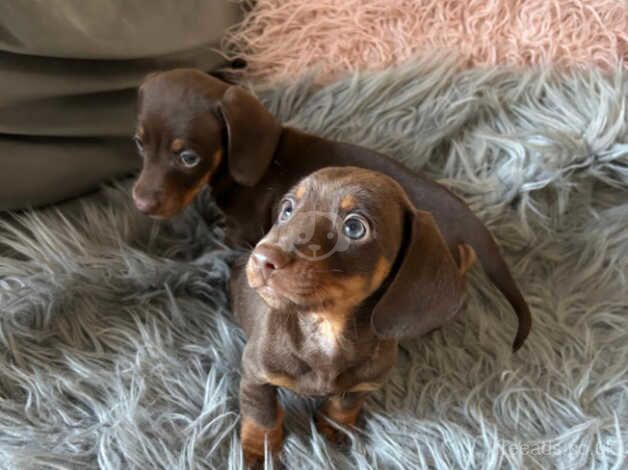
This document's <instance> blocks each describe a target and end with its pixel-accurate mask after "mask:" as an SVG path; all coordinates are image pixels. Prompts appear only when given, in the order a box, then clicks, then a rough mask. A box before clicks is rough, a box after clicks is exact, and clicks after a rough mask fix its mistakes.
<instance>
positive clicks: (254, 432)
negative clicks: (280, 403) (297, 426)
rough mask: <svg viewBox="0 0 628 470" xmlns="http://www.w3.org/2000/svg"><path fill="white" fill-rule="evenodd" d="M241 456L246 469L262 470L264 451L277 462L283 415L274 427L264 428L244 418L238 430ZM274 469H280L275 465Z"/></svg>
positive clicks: (279, 451)
mask: <svg viewBox="0 0 628 470" xmlns="http://www.w3.org/2000/svg"><path fill="white" fill-rule="evenodd" d="M240 439H241V444H242V454H243V456H244V463H245V464H246V466H247V468H251V469H257V468H260V469H263V468H264V458H265V453H266V449H268V451H269V452H270V454H271V456H272V459H273V462H279V459H278V456H279V454H280V453H281V447H282V444H283V413H282V414H281V415H280V418H279V419H277V422H276V424H275V426H273V427H272V428H266V427H264V426H260V425H259V424H257V423H256V422H255V421H254V420H252V419H249V418H244V419H243V420H242V424H241V428H240ZM274 468H280V467H279V466H278V465H277V464H275V465H274Z"/></svg>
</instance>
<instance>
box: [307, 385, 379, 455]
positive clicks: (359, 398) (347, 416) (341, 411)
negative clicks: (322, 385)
mask: <svg viewBox="0 0 628 470" xmlns="http://www.w3.org/2000/svg"><path fill="white" fill-rule="evenodd" d="M366 395H367V393H366V392H347V393H343V394H339V395H332V396H330V397H329V398H327V400H325V402H324V403H323V405H322V406H321V409H320V410H319V411H318V416H317V419H316V427H317V428H318V431H319V432H320V433H321V434H323V435H324V436H325V437H326V438H327V440H329V441H330V442H333V443H335V444H343V443H344V442H343V441H344V438H345V437H346V435H344V434H343V433H342V431H339V430H338V429H337V428H336V427H334V425H333V424H331V423H330V422H329V421H330V420H331V421H334V422H335V423H338V424H339V425H341V426H344V427H352V426H355V423H356V421H357V419H358V416H359V414H360V410H361V409H362V405H363V404H364V400H365V399H366Z"/></svg>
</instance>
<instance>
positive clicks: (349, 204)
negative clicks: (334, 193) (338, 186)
mask: <svg viewBox="0 0 628 470" xmlns="http://www.w3.org/2000/svg"><path fill="white" fill-rule="evenodd" d="M355 205H356V200H355V197H353V196H352V195H348V196H345V197H344V198H342V201H340V208H341V209H342V210H345V211H346V210H350V209H353V208H354V207H355Z"/></svg>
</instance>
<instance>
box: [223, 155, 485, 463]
mask: <svg viewBox="0 0 628 470" xmlns="http://www.w3.org/2000/svg"><path fill="white" fill-rule="evenodd" d="M458 259H459V261H458V262H456V261H455V260H454V258H453V256H452V255H451V252H450V251H449V248H448V246H447V242H446V241H445V239H444V238H443V235H442V233H441V232H440V230H439V228H438V225H437V223H436V221H435V219H434V217H433V216H432V215H431V214H430V213H429V212H425V211H422V210H417V209H416V208H415V207H414V205H413V204H412V203H411V202H410V201H409V199H408V197H407V195H406V193H405V192H404V191H403V189H402V188H401V187H400V186H399V184H398V183H396V182H395V181H394V180H393V179H391V178H389V177H388V176H385V175H383V174H381V173H378V172H374V171H370V170H364V169H360V168H355V167H330V168H326V169H323V170H319V171H317V172H315V173H314V174H312V175H311V176H309V177H307V178H305V179H304V180H302V181H301V182H299V183H298V184H297V185H296V186H295V187H294V188H293V189H292V190H291V191H289V192H288V193H287V194H286V195H285V197H284V198H283V199H282V201H281V203H280V204H279V206H278V210H277V214H276V216H275V223H274V225H273V227H272V228H271V229H270V231H269V232H268V233H267V234H266V236H264V238H262V240H261V241H260V242H259V243H258V244H257V246H256V247H255V249H254V250H253V251H252V253H251V254H250V256H249V257H248V262H246V265H242V264H240V265H238V266H236V267H235V268H234V272H233V277H232V281H231V295H232V304H233V311H234V314H235V317H236V319H237V321H238V322H239V323H240V325H241V326H242V327H243V329H244V331H245V333H246V335H247V338H248V341H247V343H246V346H245V349H244V353H243V355H242V379H241V383H240V411H241V414H242V422H241V439H242V448H243V451H244V455H245V458H246V460H247V462H249V463H253V462H255V461H258V460H260V459H263V457H264V444H265V440H267V441H268V445H269V448H270V450H271V451H272V452H273V454H274V455H277V453H279V451H280V449H281V445H282V440H283V431H282V426H283V421H282V419H283V411H282V408H281V406H280V405H279V404H278V402H277V394H276V388H277V387H285V388H288V389H291V390H293V391H295V392H297V393H299V394H303V395H313V396H321V397H325V399H326V401H325V402H324V403H323V405H322V408H321V410H320V412H319V416H318V419H317V426H318V428H319V430H320V431H321V432H322V433H323V434H324V435H325V436H327V437H328V438H329V439H331V440H336V438H337V437H339V436H338V435H337V430H336V428H335V427H334V426H333V425H332V424H330V423H329V420H331V421H335V422H336V423H338V424H341V425H344V426H352V425H354V424H355V422H356V419H357V417H358V414H359V412H360V408H361V406H362V403H363V402H364V399H365V397H366V395H367V394H368V392H370V391H373V390H376V389H377V388H379V387H380V386H381V385H382V384H383V382H384V380H385V378H386V375H387V373H388V372H390V370H391V368H392V367H393V366H394V365H395V361H396V356H397V340H398V338H400V337H408V336H420V335H423V334H425V333H427V332H429V331H431V330H433V329H434V328H435V327H437V326H440V325H442V324H443V323H445V322H447V321H448V320H450V319H451V318H452V317H453V316H454V315H456V313H458V312H459V311H460V309H461V307H462V304H463V300H464V299H463V293H464V280H463V275H464V273H465V272H466V271H467V270H468V269H469V267H470V266H471V265H472V264H473V262H474V255H473V250H472V249H470V247H469V246H468V245H459V258H458Z"/></svg>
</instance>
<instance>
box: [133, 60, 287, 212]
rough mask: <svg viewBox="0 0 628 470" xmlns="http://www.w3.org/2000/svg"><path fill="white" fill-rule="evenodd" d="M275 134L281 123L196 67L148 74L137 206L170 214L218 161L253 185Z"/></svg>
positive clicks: (141, 105)
mask: <svg viewBox="0 0 628 470" xmlns="http://www.w3.org/2000/svg"><path fill="white" fill-rule="evenodd" d="M280 133H281V126H280V124H279V123H278V122H277V121H276V120H275V119H274V118H273V117H272V116H271V115H270V113H268V111H266V110H265V109H264V107H263V106H262V104H261V103H260V102H259V101H258V100H257V99H256V98H254V97H253V96H252V95H250V94H249V93H247V92H246V91H245V90H243V89H242V88H240V87H237V86H229V85H227V84H226V83H224V82H222V81H220V80H218V79H216V78H213V77H211V76H209V75H207V74H205V73H203V72H201V71H199V70H194V69H175V70H170V71H167V72H159V73H154V74H151V75H149V76H148V77H147V78H146V80H145V81H144V83H143V84H142V85H141V86H140V88H139V92H138V115H137V129H136V135H135V142H136V145H137V148H138V152H139V153H140V155H141V157H142V159H143V166H142V171H141V173H140V175H139V177H138V179H137V181H136V183H135V185H134V187H133V200H134V202H135V205H136V206H137V208H138V209H139V210H140V211H142V212H144V213H146V214H148V215H151V216H155V217H170V216H173V215H175V214H176V213H177V212H179V211H180V210H181V209H183V208H184V207H185V206H186V205H187V204H189V203H190V201H191V200H192V199H193V198H194V196H195V195H196V194H197V193H198V192H199V191H200V190H201V189H202V188H203V187H204V186H205V185H206V184H207V183H208V182H209V180H210V178H211V177H212V175H213V174H214V172H215V171H216V170H217V168H218V167H219V165H220V164H221V163H222V161H223V160H226V167H227V168H228V170H229V172H230V173H231V176H232V177H233V179H234V180H235V181H236V182H238V183H240V184H243V185H255V184H256V183H257V182H258V181H259V180H260V179H261V177H262V176H263V174H264V173H265V171H266V168H267V167H268V165H269V163H270V161H271V158H272V155H273V153H274V151H275V147H276V145H277V142H278V141H279V135H280Z"/></svg>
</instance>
